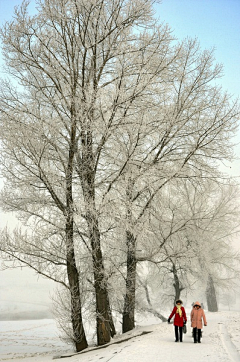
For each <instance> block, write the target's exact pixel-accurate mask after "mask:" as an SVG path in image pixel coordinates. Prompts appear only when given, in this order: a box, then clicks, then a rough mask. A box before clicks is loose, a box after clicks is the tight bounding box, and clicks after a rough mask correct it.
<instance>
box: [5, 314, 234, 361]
mask: <svg viewBox="0 0 240 362" xmlns="http://www.w3.org/2000/svg"><path fill="white" fill-rule="evenodd" d="M187 312H188V313H187V315H188V316H189V311H187ZM206 317H207V321H208V326H207V327H204V329H203V338H202V343H201V344H194V343H193V340H192V337H191V328H190V324H189V322H188V325H187V326H188V332H187V334H186V335H184V340H183V343H175V342H174V331H173V326H172V325H169V324H167V323H159V324H149V325H146V324H148V323H147V322H150V323H152V322H153V321H152V320H148V321H147V320H145V321H144V320H143V321H142V322H141V323H140V324H142V325H139V326H137V327H136V328H135V330H134V331H131V332H129V333H126V334H124V335H122V336H121V335H118V336H116V337H115V338H114V339H113V340H112V342H111V344H110V345H108V346H107V347H105V348H93V347H91V348H89V349H88V350H85V351H83V352H82V353H79V354H74V352H73V351H72V349H71V346H69V345H65V344H64V343H63V342H61V341H60V339H59V338H58V334H59V332H58V330H57V328H56V324H55V322H54V321H53V320H47V319H46V320H37V321H7V322H6V321H4V322H0V326H1V327H0V333H1V338H0V360H1V361H13V362H14V361H15V362H50V361H52V360H53V359H54V360H55V361H64V362H96V361H101V362H108V361H111V362H128V361H129V362H130V361H131V362H143V361H144V362H158V361H163V362H172V361H174V362H175V361H178V362H188V361H189V362H192V361H198V362H208V361H209V362H228V361H229V362H239V361H240V343H239V342H240V312H227V311H224V312H218V313H209V312H206ZM144 324H145V325H144ZM147 331H151V333H148V334H143V335H140V334H141V333H142V332H147ZM127 338H128V339H127ZM123 339H126V340H125V341H123ZM116 342H118V343H116ZM120 342H121V343H120ZM70 355H72V356H70ZM59 357H64V359H62V358H61V359H60V358H59Z"/></svg>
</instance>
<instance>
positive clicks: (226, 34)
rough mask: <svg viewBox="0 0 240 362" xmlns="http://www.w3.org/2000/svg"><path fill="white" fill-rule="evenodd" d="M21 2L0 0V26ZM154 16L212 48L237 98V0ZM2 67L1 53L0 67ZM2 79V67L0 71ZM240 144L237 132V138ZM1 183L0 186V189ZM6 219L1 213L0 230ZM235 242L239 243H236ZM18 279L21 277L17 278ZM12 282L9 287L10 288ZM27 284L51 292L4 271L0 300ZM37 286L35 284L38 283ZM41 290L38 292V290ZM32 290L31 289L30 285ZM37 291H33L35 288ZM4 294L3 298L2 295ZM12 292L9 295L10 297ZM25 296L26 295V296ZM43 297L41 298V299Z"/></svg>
mask: <svg viewBox="0 0 240 362" xmlns="http://www.w3.org/2000/svg"><path fill="white" fill-rule="evenodd" d="M21 2H22V1H21V0H0V24H1V25H2V24H3V23H4V21H7V20H10V19H11V17H12V15H13V9H14V6H16V5H19V4H21ZM30 5H31V9H34V0H31V1H30ZM156 11H157V15H158V16H160V18H161V21H165V22H167V23H168V24H169V25H170V27H171V28H172V29H173V33H174V35H175V36H176V37H178V38H179V39H182V38H185V37H187V36H189V37H197V38H198V39H199V42H200V44H201V46H202V48H212V47H214V48H215V49H216V50H215V55H216V61H217V62H219V63H222V64H223V65H224V76H223V78H222V79H221V81H220V83H221V84H222V86H223V89H224V90H228V91H229V93H230V94H232V95H233V96H234V97H239V96H240V82H239V80H240V0H162V4H158V5H156ZM1 65H2V59H1V53H0V67H1ZM0 76H1V68H0ZM236 140H237V142H240V131H239V133H238V134H237V137H236ZM235 152H236V154H237V153H239V154H240V147H239V146H238V147H236V151H235ZM231 166H232V168H231V172H232V174H233V175H234V176H239V175H240V162H239V161H236V162H234V163H233V164H232V165H231ZM1 185H2V184H1V180H0V187H1ZM7 220H8V221H9V216H8V215H7V216H6V215H3V214H1V213H0V228H1V226H2V225H3V224H5V222H6V221H7ZM237 243H239V242H238V241H237ZM13 275H15V278H16V279H17V281H18V283H17V287H16V288H17V289H15V292H14V293H13V289H14V288H13V285H14V276H13ZM20 276H21V277H20ZM9 281H11V283H12V284H11V286H9ZM27 281H31V282H32V283H35V285H36V286H38V291H39V287H40V286H41V288H42V291H43V293H42V294H41V296H42V298H43V302H44V301H45V300H47V290H51V288H52V284H50V283H44V282H42V281H41V280H40V279H39V280H38V281H37V278H36V276H35V275H34V274H33V273H30V274H26V273H25V272H24V271H22V274H21V271H20V270H18V271H17V272H15V274H14V272H13V271H10V272H6V271H3V272H1V273H0V293H1V294H0V300H2V299H5V300H6V299H9V300H12V299H15V294H16V290H19V294H18V297H19V298H20V299H21V298H22V299H24V298H25V297H24V293H21V290H25V289H26V288H28V286H27V283H28V282H27ZM37 283H38V284H37ZM41 288H40V289H41ZM31 289H32V290H34V286H33V285H31ZM35 289H36V288H35ZM3 293H4V296H3ZM11 293H12V294H11ZM25 294H26V293H25ZM43 296H44V297H43Z"/></svg>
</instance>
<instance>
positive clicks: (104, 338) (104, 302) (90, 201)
mask: <svg viewBox="0 0 240 362" xmlns="http://www.w3.org/2000/svg"><path fill="white" fill-rule="evenodd" d="M84 127H85V129H86V131H85V132H83V133H82V139H81V140H82V158H81V160H80V159H79V171H80V172H79V174H80V178H81V182H82V190H83V195H84V202H85V209H86V221H87V226H88V235H89V240H90V244H91V252H92V262H93V275H94V288H95V298H96V323H97V343H98V345H99V346H101V345H104V344H106V343H108V342H109V341H110V339H111V333H110V331H111V329H112V328H110V323H113V321H112V318H110V306H109V297H108V290H107V283H106V276H105V271H104V263H103V255H102V250H101V242H100V231H99V226H98V216H97V210H96V205H95V182H94V180H95V167H94V156H93V150H92V133H91V127H90V125H88V124H87V121H86V124H85V125H84Z"/></svg>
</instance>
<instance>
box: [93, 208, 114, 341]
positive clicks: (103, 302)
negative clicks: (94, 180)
mask: <svg viewBox="0 0 240 362" xmlns="http://www.w3.org/2000/svg"><path fill="white" fill-rule="evenodd" d="M88 220H89V222H88V224H89V229H90V240H91V246H92V261H93V274H94V287H95V296H96V318H97V320H96V321H97V341H98V345H99V346H101V345H103V344H106V343H108V342H109V341H110V339H111V332H110V331H111V328H110V320H111V318H110V315H109V313H110V309H109V299H108V290H107V285H106V277H105V272H104V264H103V256H102V251H101V245H100V233H99V230H98V225H97V220H96V218H95V217H94V215H93V214H91V215H88Z"/></svg>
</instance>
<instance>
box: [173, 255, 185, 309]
mask: <svg viewBox="0 0 240 362" xmlns="http://www.w3.org/2000/svg"><path fill="white" fill-rule="evenodd" d="M171 262H172V269H171V272H172V273H173V278H174V283H173V287H174V291H175V299H174V305H175V302H176V300H178V299H180V295H181V291H182V290H183V289H184V288H182V287H181V283H180V280H179V277H178V273H177V268H176V265H175V264H174V262H173V261H172V260H171Z"/></svg>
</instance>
